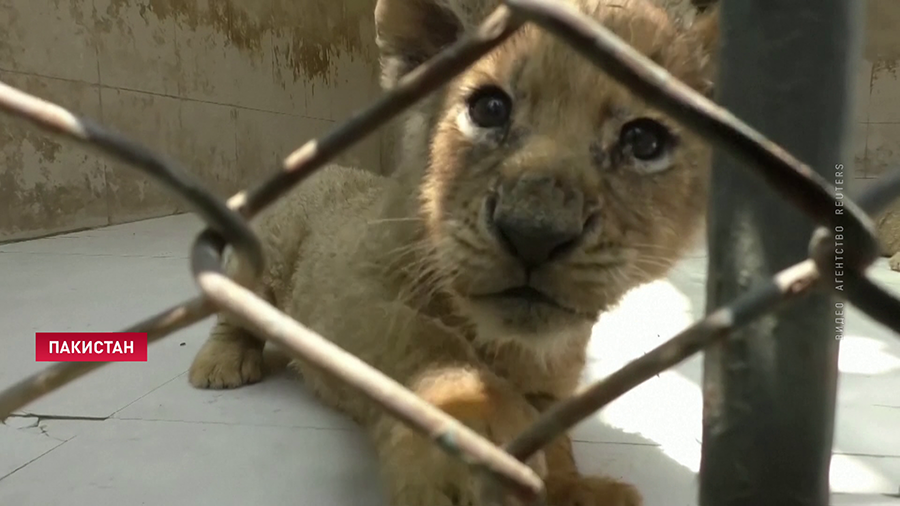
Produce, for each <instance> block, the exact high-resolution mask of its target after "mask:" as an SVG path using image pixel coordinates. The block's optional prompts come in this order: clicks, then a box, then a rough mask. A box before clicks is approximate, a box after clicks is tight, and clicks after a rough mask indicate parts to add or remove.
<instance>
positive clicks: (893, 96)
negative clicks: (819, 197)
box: [854, 0, 900, 188]
mask: <svg viewBox="0 0 900 506" xmlns="http://www.w3.org/2000/svg"><path fill="white" fill-rule="evenodd" d="M867 4H868V5H867V16H866V25H867V33H866V43H865V48H864V53H863V58H864V59H863V62H862V64H861V65H860V67H859V75H858V79H857V104H858V107H857V110H856V116H855V121H854V124H855V132H854V135H855V142H856V153H855V160H854V161H855V165H854V168H855V172H856V174H855V178H856V179H857V180H858V181H857V182H856V186H857V188H864V187H865V186H867V185H868V184H870V183H871V182H872V181H874V180H876V179H877V178H878V176H879V175H881V174H883V173H884V172H885V171H886V170H888V169H900V2H898V1H897V0H867Z"/></svg>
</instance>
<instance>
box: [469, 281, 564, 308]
mask: <svg viewBox="0 0 900 506" xmlns="http://www.w3.org/2000/svg"><path fill="white" fill-rule="evenodd" d="M476 299H481V300H487V301H493V302H497V303H505V304H525V305H528V306H549V307H551V308H553V309H558V310H561V311H565V312H568V313H574V311H572V310H571V309H569V308H567V307H565V306H563V305H561V304H560V303H559V302H558V301H557V300H556V299H554V298H553V297H551V296H549V295H547V294H546V293H544V292H542V291H540V290H538V289H536V288H532V287H530V286H515V287H512V288H507V289H505V290H502V291H499V292H494V293H488V294H484V295H479V296H477V297H476Z"/></svg>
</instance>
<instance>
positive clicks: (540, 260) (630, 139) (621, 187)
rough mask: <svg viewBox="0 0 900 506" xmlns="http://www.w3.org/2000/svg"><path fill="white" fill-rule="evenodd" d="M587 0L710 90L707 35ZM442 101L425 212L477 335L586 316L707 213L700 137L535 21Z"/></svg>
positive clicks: (640, 10) (660, 267)
mask: <svg viewBox="0 0 900 506" xmlns="http://www.w3.org/2000/svg"><path fill="white" fill-rule="evenodd" d="M382 1H385V0H382ZM426 3H427V2H426ZM587 3H590V5H583V4H582V5H580V7H581V8H582V10H583V11H584V12H589V13H591V14H592V15H594V16H595V17H596V18H597V19H598V20H599V21H600V22H602V23H603V24H604V25H605V26H607V27H608V28H610V29H612V30H613V31H614V32H616V33H617V35H619V36H620V37H622V38H623V39H624V40H625V41H626V42H628V43H630V44H632V45H633V46H634V47H635V48H637V49H638V50H639V51H641V52H642V53H644V54H645V55H647V56H649V57H650V58H651V59H653V60H655V61H656V62H657V63H660V64H662V65H663V66H665V67H666V68H667V69H668V70H669V71H670V72H672V73H673V74H674V75H675V76H676V77H678V78H679V79H682V80H683V81H685V82H686V83H687V84H689V85H691V86H694V87H695V88H698V89H701V90H704V91H706V87H707V86H708V84H707V82H706V78H707V77H708V74H707V70H708V69H707V68H706V63H707V61H708V58H707V50H708V48H709V47H710V44H709V42H710V41H709V40H707V39H704V38H703V37H701V36H699V35H698V34H694V33H693V32H691V31H685V30H680V31H679V30H678V29H676V28H675V27H673V26H672V24H671V23H670V22H669V20H668V19H667V17H666V15H665V14H664V13H663V12H661V11H659V10H657V9H654V8H652V7H650V6H649V5H647V4H645V3H642V2H637V1H626V0H622V1H618V2H614V1H611V0H605V1H600V2H598V1H592V2H587ZM448 6H449V7H448ZM453 7H458V6H457V5H454V4H445V10H444V11H442V14H441V15H444V16H447V15H448V13H452V12H453ZM459 12H465V11H464V10H460V11H459ZM432 15H436V13H434V12H433V13H432ZM461 26H466V25H465V23H462V24H461ZM382 42H383V40H382ZM435 111H436V114H437V115H436V117H435V118H433V119H434V121H433V125H434V127H433V129H432V132H431V135H430V142H429V148H428V152H429V157H428V158H429V162H428V163H427V165H428V167H427V170H426V172H425V175H424V179H423V186H422V202H423V215H424V218H425V221H426V224H427V228H428V231H429V240H430V241H431V242H432V246H433V248H434V250H435V252H436V255H435V257H436V259H437V262H438V264H439V268H440V271H441V272H442V273H443V274H444V279H445V280H446V283H447V285H448V287H449V288H450V291H451V292H452V293H453V294H454V296H455V298H456V299H457V301H458V302H459V305H460V307H461V308H462V309H463V311H464V312H465V313H466V314H467V315H468V316H469V317H471V319H472V320H473V322H474V323H475V324H476V326H477V327H478V328H479V336H481V337H486V338H494V339H502V338H524V339H529V340H539V339H540V338H541V337H544V336H548V337H552V336H553V335H557V334H561V333H565V331H566V330H567V329H570V328H573V327H575V328H583V327H584V326H586V325H589V324H591V323H592V322H593V321H594V320H595V319H596V318H597V316H598V314H599V312H600V311H602V310H603V309H605V308H606V307H608V306H609V305H610V304H613V303H615V302H616V301H617V300H618V299H619V298H620V297H621V296H622V295H623V294H624V292H626V291H627V290H628V289H630V288H633V287H634V286H636V285H638V284H640V283H642V282H646V281H649V280H651V279H654V278H658V277H660V276H662V275H663V274H664V273H665V272H666V271H667V269H668V268H669V267H670V266H671V265H672V264H673V263H674V261H675V260H677V258H678V256H679V255H680V254H681V253H682V252H683V251H684V249H685V248H686V247H688V246H690V243H691V240H692V239H693V238H694V237H695V232H696V231H697V229H698V228H699V225H700V224H701V223H702V220H703V216H704V212H705V209H706V186H707V177H708V168H709V151H708V148H707V147H706V146H705V144H704V143H703V142H702V141H701V140H699V139H698V138H697V137H695V136H694V135H693V134H692V133H690V132H688V131H686V130H685V129H684V128H682V127H681V126H680V125H679V124H678V123H675V122H674V121H673V120H671V119H670V118H668V117H666V116H665V115H663V114H661V113H660V112H658V111H656V110H654V109H652V108H650V107H648V106H647V104H645V103H644V102H643V101H642V100H641V99H639V98H637V97H636V96H634V95H631V94H630V93H629V92H628V91H627V90H626V89H624V88H623V87H621V86H620V85H618V84H617V83H616V82H614V81H613V80H612V79H610V78H609V77H607V76H606V75H604V74H603V73H602V72H601V71H599V70H598V69H596V67H594V66H592V65H591V64H590V63H588V62H587V61H586V60H585V59H584V58H583V57H581V56H580V55H578V54H577V53H575V51H574V50H572V49H569V48H568V47H567V46H565V45H564V44H563V43H561V42H558V41H557V40H556V39H555V38H553V37H552V36H551V35H549V34H546V33H544V32H542V31H541V30H540V29H538V28H536V27H531V26H529V27H526V28H524V29H523V30H522V31H520V33H519V34H517V35H516V36H515V37H514V38H513V39H511V40H510V41H508V42H507V43H505V44H504V45H503V46H501V47H500V48H498V49H497V50H496V51H494V52H493V53H492V54H490V55H489V56H488V57H486V58H484V59H482V60H481V61H480V62H478V63H477V64H475V65H474V66H473V67H472V68H470V69H469V70H468V71H467V72H465V73H464V74H462V75H461V76H460V77H459V78H458V79H456V80H455V81H454V82H453V83H452V84H451V85H450V86H449V87H448V90H447V94H446V96H445V97H444V98H443V100H442V102H441V103H440V105H439V106H437V107H436V108H435ZM648 316H649V315H648Z"/></svg>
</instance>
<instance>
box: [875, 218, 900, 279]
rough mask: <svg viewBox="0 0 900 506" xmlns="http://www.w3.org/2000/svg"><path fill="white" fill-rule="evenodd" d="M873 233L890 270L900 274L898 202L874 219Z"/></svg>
mask: <svg viewBox="0 0 900 506" xmlns="http://www.w3.org/2000/svg"><path fill="white" fill-rule="evenodd" d="M875 232H876V235H877V237H878V240H879V241H880V242H881V254H882V255H883V256H886V257H888V265H889V266H890V268H891V270H893V271H897V272H900V200H898V201H895V202H893V203H891V205H890V206H888V208H887V210H885V211H884V212H882V213H881V214H879V215H878V216H877V217H876V218H875Z"/></svg>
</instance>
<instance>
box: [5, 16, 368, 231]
mask: <svg viewBox="0 0 900 506" xmlns="http://www.w3.org/2000/svg"><path fill="white" fill-rule="evenodd" d="M373 8H374V0H341V1H334V0H127V1H126V0H41V1H34V0H0V81H3V82H6V83H8V84H10V85H13V86H16V87H20V88H22V89H24V90H26V91H28V92H30V93H33V94H36V95H38V96H39V97H42V98H46V99H49V100H52V101H56V102H57V103H59V104H61V105H63V106H65V107H67V108H69V109H71V110H72V111H75V112H77V113H78V114H83V115H85V116H88V117H90V118H93V119H96V120H99V121H100V122H102V123H103V124H104V125H108V126H111V127H113V128H115V129H118V130H120V131H122V132H124V133H126V134H128V135H130V136H132V137H133V138H135V139H138V140H140V141H141V142H143V143H145V144H146V145H148V146H150V147H152V148H154V149H157V150H159V151H160V152H163V153H166V154H167V155H169V156H171V157H173V158H174V159H176V160H178V161H180V162H181V163H182V164H183V165H185V166H186V168H187V169H188V170H190V171H191V172H193V173H194V174H195V175H196V176H198V177H199V178H200V179H201V180H202V181H203V182H205V183H207V184H208V185H209V186H210V187H211V188H213V189H214V190H215V192H216V193H217V194H218V195H220V196H223V197H224V196H228V195H231V194H232V193H234V192H235V191H237V190H239V189H240V188H242V187H245V186H247V185H249V184H251V183H253V182H256V181H259V180H260V178H261V177H263V176H264V175H266V174H269V173H271V172H273V171H276V170H278V168H279V164H280V161H281V160H282V158H283V157H284V156H285V155H287V154H288V153H290V152H291V151H292V150H293V149H294V148H296V147H298V146H299V145H300V144H302V143H303V142H305V141H306V140H308V139H309V138H312V137H315V136H320V135H322V134H324V133H325V132H327V131H328V130H329V129H330V128H332V127H333V126H334V125H335V122H337V121H340V120H341V119H342V118H345V117H347V116H348V115H349V114H350V113H351V112H353V111H354V110H356V109H358V108H359V107H361V106H363V105H364V104H366V103H368V102H369V101H370V100H371V99H372V98H373V97H375V96H377V75H378V65H377V57H376V51H375V46H374V38H375V34H374V27H373V23H372V17H373ZM381 144H382V136H381V135H377V136H375V137H373V138H371V139H368V140H367V141H365V142H364V144H363V145H361V146H360V147H359V148H357V149H354V150H353V151H351V152H350V153H348V154H347V155H346V156H344V157H343V158H342V161H344V162H345V163H353V164H356V165H358V166H362V167H364V168H367V169H370V170H374V171H381V170H382V160H381V154H382V151H383V150H382V146H381ZM186 209H187V207H186V206H185V205H184V204H183V203H181V202H177V201H176V200H174V199H173V198H172V197H171V196H170V195H169V194H168V193H167V192H165V191H163V190H161V189H160V187H159V185H158V184H156V183H154V182H151V181H150V180H149V179H148V178H147V177H145V176H143V175H142V174H140V173H138V172H136V171H135V170H133V169H131V168H129V167H127V166H124V165H123V164H121V163H119V162H117V161H115V160H111V159H109V158H105V157H102V156H96V154H95V152H93V151H90V150H87V149H85V148H84V147H82V146H80V145H77V144H75V143H73V142H69V141H67V140H63V139H61V138H59V137H55V136H47V135H46V134H44V133H43V132H42V131H40V130H38V129H36V128H34V127H31V126H30V125H26V124H23V123H22V122H21V121H18V120H13V119H10V118H9V117H7V116H5V115H2V116H0V241H2V240H11V239H21V238H27V237H35V236H40V235H47V234H51V233H56V232H60V231H68V230H73V229H79V228H89V227H96V226H103V225H107V224H115V223H122V222H127V221H132V220H138V219H143V218H149V217H157V216H164V215H169V214H173V213H178V212H182V211H185V210H186Z"/></svg>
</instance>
